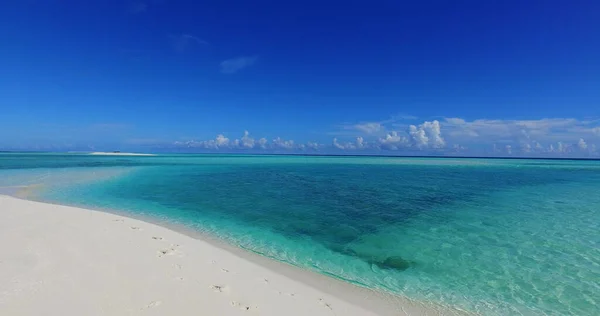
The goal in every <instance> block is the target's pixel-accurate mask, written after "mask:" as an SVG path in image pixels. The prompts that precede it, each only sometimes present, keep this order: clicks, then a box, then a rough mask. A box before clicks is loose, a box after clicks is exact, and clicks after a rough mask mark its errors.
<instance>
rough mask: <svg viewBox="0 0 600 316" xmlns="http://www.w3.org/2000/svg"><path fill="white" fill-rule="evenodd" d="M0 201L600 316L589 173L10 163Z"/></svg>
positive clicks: (344, 161)
mask: <svg viewBox="0 0 600 316" xmlns="http://www.w3.org/2000/svg"><path fill="white" fill-rule="evenodd" d="M19 192H20V193H19ZM2 193H4V194H21V195H22V194H27V196H28V197H29V198H31V199H36V200H44V201H50V202H56V203H61V204H68V205H77V206H85V207H89V208H95V209H106V210H117V211H120V212H124V213H128V214H133V215H139V216H149V217H153V218H156V219H158V220H161V221H167V222H171V223H176V224H179V225H185V226H187V227H188V228H191V229H195V230H198V231H200V232H202V233H206V234H210V235H212V236H214V237H217V238H220V239H222V240H224V241H226V242H229V243H231V244H234V245H236V246H239V247H242V248H244V249H247V250H249V251H252V252H255V253H259V254H262V255H264V256H268V257H271V258H273V259H275V260H279V261H283V262H287V263H290V264H293V265H296V266H298V267H301V268H305V269H309V270H313V271H316V272H319V273H322V274H326V275H329V276H332V277H335V278H339V279H342V280H345V281H347V282H350V283H354V284H357V285H360V286H363V287H367V288H371V289H376V290H379V291H385V292H390V293H395V294H398V295H402V296H405V297H407V298H410V299H413V300H419V301H426V302H433V303H437V304H442V305H449V306H456V307H459V308H461V309H464V310H467V311H471V312H474V313H478V314H481V315H600V161H581V160H579V161H575V160H529V159H528V160H516V159H510V160H509V159H458V158H456V159H455V158H392V157H315V156H312V157H305V156H243V155H220V156H218V155H159V156H148V157H145V156H144V157H142V156H91V155H85V154H19V153H7V154H0V194H2Z"/></svg>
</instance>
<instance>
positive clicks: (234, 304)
mask: <svg viewBox="0 0 600 316" xmlns="http://www.w3.org/2000/svg"><path fill="white" fill-rule="evenodd" d="M231 306H233V307H237V308H239V309H241V310H243V311H249V310H251V309H258V307H252V306H250V305H246V304H242V303H240V302H236V301H231Z"/></svg>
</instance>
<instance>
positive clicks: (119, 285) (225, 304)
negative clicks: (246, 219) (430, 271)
mask: <svg viewBox="0 0 600 316" xmlns="http://www.w3.org/2000/svg"><path fill="white" fill-rule="evenodd" d="M188 235H189V234H182V233H179V232H176V231H173V230H170V229H169V228H165V227H163V226H158V225H155V224H152V223H149V222H146V221H141V220H137V219H133V218H129V217H124V216H120V215H115V214H111V213H104V212H98V211H92V210H86V209H81V208H75V207H68V206H62V205H54V204H46V203H40V202H33V201H27V200H21V199H17V198H14V197H8V196H1V195H0V240H1V242H2V248H3V251H2V252H0V314H1V315H39V314H45V315H142V314H144V315H146V314H148V315H198V314H201V315H237V314H253V315H447V314H454V312H452V313H450V312H449V311H441V310H439V309H437V308H436V309H433V308H426V307H424V306H421V305H419V304H412V303H411V302H410V301H406V302H404V301H403V302H394V303H395V304H383V303H384V302H385V300H386V299H389V298H385V297H382V296H381V295H378V294H377V293H375V292H373V291H369V290H366V289H361V288H358V287H356V289H355V290H349V288H352V289H353V288H355V287H352V286H348V285H347V284H339V283H341V281H337V280H332V279H330V278H327V277H324V276H314V273H312V272H309V271H300V270H301V269H298V268H295V267H291V266H290V267H287V265H285V264H281V263H278V262H275V261H272V260H269V259H267V258H262V257H260V256H258V255H252V254H248V255H244V256H239V253H236V251H232V250H233V249H227V247H225V248H223V247H222V245H220V246H219V247H218V246H215V245H214V244H213V243H211V242H207V241H205V240H201V239H197V238H193V237H191V236H188ZM290 275H291V277H290ZM299 280H302V282H300V281H299Z"/></svg>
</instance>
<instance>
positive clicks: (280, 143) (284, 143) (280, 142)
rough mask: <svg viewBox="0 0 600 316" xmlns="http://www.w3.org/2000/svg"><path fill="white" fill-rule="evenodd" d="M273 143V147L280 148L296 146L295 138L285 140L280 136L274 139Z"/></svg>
mask: <svg viewBox="0 0 600 316" xmlns="http://www.w3.org/2000/svg"><path fill="white" fill-rule="evenodd" d="M272 144H273V148H280V149H294V148H295V145H294V141H293V140H284V139H281V138H280V137H277V138H275V139H273V143H272Z"/></svg>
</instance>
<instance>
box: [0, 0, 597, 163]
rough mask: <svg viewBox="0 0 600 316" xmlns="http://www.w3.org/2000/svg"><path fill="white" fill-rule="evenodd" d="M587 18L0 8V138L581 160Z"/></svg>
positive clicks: (243, 4) (556, 11)
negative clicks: (569, 157)
mask: <svg viewBox="0 0 600 316" xmlns="http://www.w3.org/2000/svg"><path fill="white" fill-rule="evenodd" d="M598 12H600V2H598V1H577V0H576V1H566V0H565V1H344V2H341V1H300V2H295V1H292V2H289V1H177V0H141V1H105V0H102V1H101V0H89V1H76V0H70V1H33V0H22V1H3V2H2V3H1V4H0V27H1V29H2V31H1V32H0V40H1V41H2V43H3V44H2V46H1V47H2V49H1V50H0V107H1V112H0V148H5V149H10V148H13V149H14V148H21V149H36V148H40V149H54V150H70V149H85V148H90V149H112V148H119V149H138V150H140V149H142V148H145V149H146V150H158V149H164V150H167V149H174V150H175V149H177V150H179V149H189V150H198V151H202V150H211V151H217V150H223V151H236V150H246V149H248V150H250V151H266V152H269V151H286V150H290V151H305V150H308V148H310V150H316V151H321V152H335V151H343V152H358V151H363V152H379V151H385V152H386V153H391V154H394V153H396V154H402V153H406V152H423V153H438V154H440V153H441V154H449V153H455V152H464V153H465V154H482V153H483V154H486V153H487V154H493V153H496V154H499V155H504V154H506V155H520V154H523V155H526V154H528V155H533V154H539V155H562V154H565V155H580V156H588V155H595V154H597V152H598V149H600V128H599V127H598V126H599V125H600V122H599V121H598V118H599V117H600V57H599V56H600V18H599V17H598ZM411 125H413V127H411ZM245 131H249V134H248V135H247V136H246V137H243V136H244V132H245ZM217 135H222V136H221V137H220V138H218V139H217V138H216V137H217ZM277 137H280V138H277ZM261 138H265V140H264V141H260V139H261ZM236 139H237V141H236ZM334 139H335V141H334ZM290 140H293V143H292V142H290ZM265 141H266V142H265ZM581 141H583V143H582V142H581ZM596 146H597V147H598V149H597V148H595V147H596ZM559 147H560V150H559V149H558V148H559ZM315 148H316V149H315Z"/></svg>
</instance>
